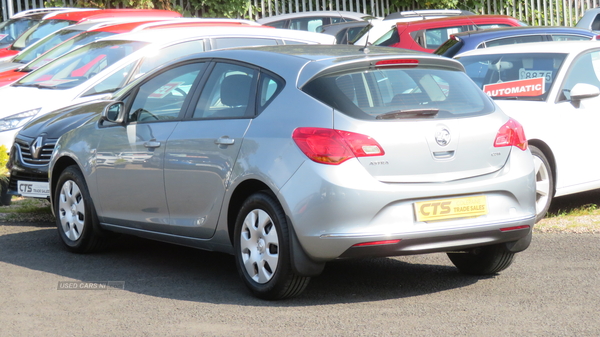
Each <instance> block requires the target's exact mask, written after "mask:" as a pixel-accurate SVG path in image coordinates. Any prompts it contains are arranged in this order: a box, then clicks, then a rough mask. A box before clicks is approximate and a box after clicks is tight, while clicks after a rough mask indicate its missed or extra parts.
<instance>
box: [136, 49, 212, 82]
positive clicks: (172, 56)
mask: <svg viewBox="0 0 600 337" xmlns="http://www.w3.org/2000/svg"><path fill="white" fill-rule="evenodd" d="M204 50H205V48H204V41H203V40H195V41H187V42H182V43H178V44H174V45H171V46H168V47H165V48H163V49H161V50H159V51H158V52H156V53H155V54H153V55H148V56H146V57H144V58H143V59H142V62H141V64H140V67H139V68H138V70H137V73H136V75H135V78H138V77H140V76H141V75H143V74H145V73H147V72H149V71H150V70H152V69H154V68H156V67H158V66H160V65H163V64H165V63H167V62H170V61H173V60H176V59H178V58H180V57H184V56H187V55H191V54H195V53H200V52H203V51H204Z"/></svg>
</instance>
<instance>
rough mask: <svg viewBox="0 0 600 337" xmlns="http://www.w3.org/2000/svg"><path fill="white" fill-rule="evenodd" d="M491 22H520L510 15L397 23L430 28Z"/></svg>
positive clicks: (398, 23) (459, 17) (453, 17)
mask: <svg viewBox="0 0 600 337" xmlns="http://www.w3.org/2000/svg"><path fill="white" fill-rule="evenodd" d="M490 21H495V22H497V21H515V22H518V21H519V20H518V19H516V18H514V17H512V16H508V15H465V16H449V17H445V18H437V19H427V20H418V21H409V22H397V23H396V25H397V26H428V25H432V24H437V23H445V22H448V23H453V24H477V23H487V22H490Z"/></svg>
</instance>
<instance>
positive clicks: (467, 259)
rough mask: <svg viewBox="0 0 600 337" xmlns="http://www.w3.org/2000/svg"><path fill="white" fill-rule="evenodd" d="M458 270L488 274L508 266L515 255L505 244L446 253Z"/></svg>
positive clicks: (474, 273)
mask: <svg viewBox="0 0 600 337" xmlns="http://www.w3.org/2000/svg"><path fill="white" fill-rule="evenodd" d="M448 257H449V258H450V261H452V263H453V264H454V265H455V266H456V268H458V270H459V271H460V272H462V273H465V274H470V275H490V274H495V273H498V272H501V271H502V270H504V269H506V268H508V267H509V266H510V265H511V264H512V262H513V259H514V257H515V253H511V252H510V251H509V250H508V249H506V245H505V244H502V243H501V244H497V245H491V246H484V247H477V248H473V249H470V250H468V251H466V252H464V253H463V252H461V253H448Z"/></svg>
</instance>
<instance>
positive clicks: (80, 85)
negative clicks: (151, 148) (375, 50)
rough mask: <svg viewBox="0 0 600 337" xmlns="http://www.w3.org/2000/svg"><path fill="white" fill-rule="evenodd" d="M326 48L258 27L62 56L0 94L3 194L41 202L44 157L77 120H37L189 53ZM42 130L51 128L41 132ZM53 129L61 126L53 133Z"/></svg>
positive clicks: (180, 32) (143, 38) (171, 32)
mask: <svg viewBox="0 0 600 337" xmlns="http://www.w3.org/2000/svg"><path fill="white" fill-rule="evenodd" d="M330 41H331V38H330V36H328V35H324V34H319V33H310V32H304V31H292V30H284V29H272V28H270V27H260V26H258V27H255V26H246V27H197V28H194V29H189V28H165V27H160V28H159V26H156V27H155V28H154V29H146V30H143V31H139V32H135V33H127V34H120V35H114V36H110V37H106V38H104V39H101V40H98V41H96V42H92V43H90V44H87V45H85V46H83V47H81V48H79V49H76V50H74V51H72V52H70V53H68V54H65V55H64V56H61V57H59V58H57V59H56V60H55V61H53V62H51V63H48V64H47V65H45V66H43V67H41V68H39V69H37V70H35V71H33V72H32V73H30V74H29V75H28V76H26V77H24V78H23V79H21V80H19V81H18V82H16V83H15V84H13V85H10V86H7V87H3V88H0V99H2V100H3V102H4V104H5V105H6V108H5V109H4V110H3V111H0V144H4V145H5V146H6V147H7V148H11V147H12V144H13V141H16V143H15V146H14V147H13V148H12V149H11V157H10V159H9V164H8V166H9V169H10V171H11V175H10V183H9V192H10V193H13V194H21V195H24V196H30V197H39V198H47V197H48V192H47V188H46V189H44V186H46V187H47V186H48V174H47V165H48V160H49V156H50V154H51V153H52V149H53V148H54V144H55V143H56V140H57V139H58V138H59V137H60V136H61V135H62V134H63V133H64V132H66V131H68V130H67V129H68V128H69V127H75V125H76V123H79V118H80V117H79V116H77V117H75V119H72V120H71V121H68V122H58V121H55V120H54V119H55V118H58V117H60V116H57V114H60V113H53V114H52V115H49V116H44V115H45V114H47V113H49V112H51V111H53V110H57V109H60V108H62V107H68V106H71V105H75V104H78V103H82V102H87V101H91V100H96V99H99V98H102V97H106V96H107V95H108V96H109V95H110V94H111V93H112V92H115V91H117V90H118V89H120V88H121V87H123V86H124V85H125V84H126V83H129V82H132V81H133V80H134V79H136V78H137V77H139V76H141V75H142V74H144V73H145V72H147V71H149V70H151V69H153V68H155V67H157V66H159V65H160V64H162V63H165V62H167V61H169V60H174V59H177V58H179V57H183V56H185V55H188V54H190V53H196V52H199V51H203V50H211V49H219V48H229V47H235V46H248V45H250V46H251V45H276V44H294V45H296V44H309V43H310V44H314V43H328V42H330ZM102 55H106V57H101V56H102ZM111 58H114V59H111ZM105 59H106V61H105ZM96 71H98V73H97V74H95V75H94V73H95V72H96ZM86 76H87V77H86ZM67 110H69V108H67ZM33 118H37V120H36V121H33V122H31V123H29V125H28V126H27V128H26V129H25V130H22V132H20V133H19V135H17V137H16V140H15V135H16V134H17V133H18V132H19V130H20V129H21V128H22V127H23V126H24V125H25V124H26V123H27V122H29V121H30V120H32V119H33ZM46 123H51V124H52V125H54V126H53V127H52V128H50V126H48V127H46V125H45V124H46ZM60 123H63V125H66V126H65V127H64V128H63V127H58V128H57V125H61V124H60ZM71 123H74V124H72V125H71ZM44 128H45V129H44ZM32 137H33V138H32ZM22 186H29V187H31V186H35V189H36V190H37V192H35V193H34V192H33V189H32V192H31V193H22V191H23V188H24V187H22ZM44 191H45V192H44Z"/></svg>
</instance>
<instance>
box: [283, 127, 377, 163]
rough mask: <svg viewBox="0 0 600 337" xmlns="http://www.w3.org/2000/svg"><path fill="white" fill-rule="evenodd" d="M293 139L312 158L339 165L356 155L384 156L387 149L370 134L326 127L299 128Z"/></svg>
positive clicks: (315, 160)
mask: <svg viewBox="0 0 600 337" xmlns="http://www.w3.org/2000/svg"><path fill="white" fill-rule="evenodd" d="M292 139H294V142H296V145H298V147H299V148H300V150H301V151H302V153H304V154H305V155H306V156H307V157H308V158H310V160H312V161H314V162H317V163H320V164H328V165H339V164H341V163H343V162H345V161H346V160H348V159H350V158H354V157H372V156H383V155H384V154H385V151H383V148H382V147H381V146H380V145H379V143H377V141H376V140H375V139H373V138H371V137H369V136H366V135H363V134H360V133H354V132H349V131H342V130H334V129H324V128H297V129H296V130H294V133H293V134H292Z"/></svg>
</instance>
